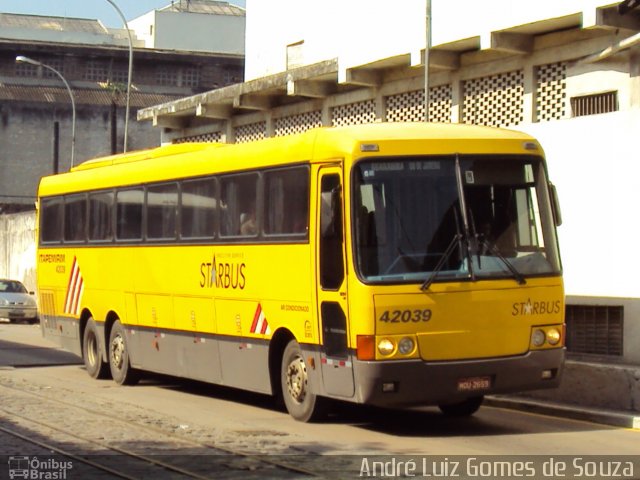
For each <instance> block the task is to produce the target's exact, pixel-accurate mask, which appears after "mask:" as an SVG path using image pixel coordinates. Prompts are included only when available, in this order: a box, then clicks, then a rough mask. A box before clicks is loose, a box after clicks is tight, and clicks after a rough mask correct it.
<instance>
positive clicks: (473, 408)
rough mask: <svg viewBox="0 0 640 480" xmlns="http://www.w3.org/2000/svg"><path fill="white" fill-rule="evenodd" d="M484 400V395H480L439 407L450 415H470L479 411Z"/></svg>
mask: <svg viewBox="0 0 640 480" xmlns="http://www.w3.org/2000/svg"><path fill="white" fill-rule="evenodd" d="M483 401H484V397H483V396H482V395H480V396H479V397H472V398H467V399H466V400H464V401H462V402H459V403H449V404H443V405H438V408H440V411H441V412H442V413H444V414H445V415H447V416H448V417H470V416H471V415H473V414H474V413H476V412H477V411H478V409H479V408H480V406H481V405H482V402H483Z"/></svg>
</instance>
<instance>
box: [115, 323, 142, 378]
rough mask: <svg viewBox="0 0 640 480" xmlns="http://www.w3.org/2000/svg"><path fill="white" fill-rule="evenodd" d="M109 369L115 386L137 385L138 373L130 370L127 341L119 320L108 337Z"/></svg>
mask: <svg viewBox="0 0 640 480" xmlns="http://www.w3.org/2000/svg"><path fill="white" fill-rule="evenodd" d="M109 367H110V369H111V376H112V377H113V380H114V381H115V382H116V383H117V384H119V385H134V384H136V383H138V380H139V376H138V372H137V371H136V370H135V369H133V368H131V363H130V362H129V349H128V348H127V339H126V337H125V332H124V327H123V326H122V324H121V323H120V320H116V321H115V323H114V324H113V327H112V328H111V334H110V335H109Z"/></svg>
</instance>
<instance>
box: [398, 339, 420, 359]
mask: <svg viewBox="0 0 640 480" xmlns="http://www.w3.org/2000/svg"><path fill="white" fill-rule="evenodd" d="M415 346H416V344H415V343H414V342H413V339H411V338H409V337H404V338H403V339H402V340H400V341H399V342H398V352H399V353H400V354H401V355H409V354H410V353H411V352H413V349H414V348H415Z"/></svg>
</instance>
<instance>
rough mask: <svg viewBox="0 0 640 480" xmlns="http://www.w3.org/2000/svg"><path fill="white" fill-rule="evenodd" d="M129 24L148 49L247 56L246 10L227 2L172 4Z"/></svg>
mask: <svg viewBox="0 0 640 480" xmlns="http://www.w3.org/2000/svg"><path fill="white" fill-rule="evenodd" d="M128 24H129V28H131V29H132V30H134V31H135V32H136V36H137V37H138V38H140V39H142V40H143V42H144V45H145V47H147V48H157V49H163V50H184V51H193V52H200V51H205V52H216V53H228V54H233V55H242V54H243V53H244V41H245V10H244V9H243V8H240V7H237V6H235V5H232V4H229V3H228V2H218V1H212V0H177V1H172V2H171V3H170V4H169V5H167V6H166V7H164V8H160V9H157V10H153V11H151V12H148V13H146V14H144V15H142V16H140V17H138V18H136V19H133V20H131V21H129V22H128Z"/></svg>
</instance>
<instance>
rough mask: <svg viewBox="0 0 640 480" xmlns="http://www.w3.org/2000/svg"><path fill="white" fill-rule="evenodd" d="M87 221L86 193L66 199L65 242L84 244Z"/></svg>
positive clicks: (68, 196) (69, 196)
mask: <svg viewBox="0 0 640 480" xmlns="http://www.w3.org/2000/svg"><path fill="white" fill-rule="evenodd" d="M86 219H87V197H86V195H85V194H84V193H81V194H79V195H67V196H66V197H65V199H64V241H65V242H84V236H85V235H84V233H85V225H86Z"/></svg>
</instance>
